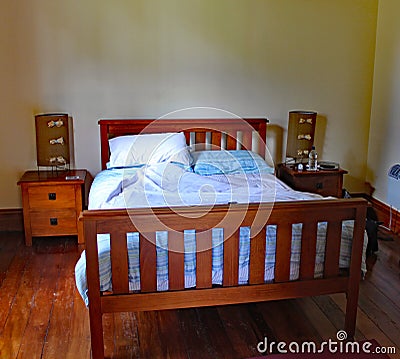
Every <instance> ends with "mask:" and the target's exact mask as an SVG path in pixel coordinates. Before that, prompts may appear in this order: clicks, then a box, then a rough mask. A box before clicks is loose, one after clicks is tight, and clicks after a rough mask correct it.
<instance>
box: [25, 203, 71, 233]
mask: <svg viewBox="0 0 400 359" xmlns="http://www.w3.org/2000/svg"><path fill="white" fill-rule="evenodd" d="M30 217H31V230H32V235H33V236H51V235H68V234H76V233H77V222H76V211H75V209H74V208H71V209H60V210H57V209H54V210H46V211H32V212H31V214H30Z"/></svg>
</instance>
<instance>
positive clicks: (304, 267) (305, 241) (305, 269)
mask: <svg viewBox="0 0 400 359" xmlns="http://www.w3.org/2000/svg"><path fill="white" fill-rule="evenodd" d="M317 226H318V223H317V222H316V221H312V222H309V223H308V222H306V223H304V224H303V228H302V235H301V255H300V279H312V278H314V270H315V255H316V251H317Z"/></svg>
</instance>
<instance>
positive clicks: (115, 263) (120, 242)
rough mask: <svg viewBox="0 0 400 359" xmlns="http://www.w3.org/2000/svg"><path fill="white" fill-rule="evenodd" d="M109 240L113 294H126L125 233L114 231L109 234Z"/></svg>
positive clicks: (126, 257) (126, 254) (127, 289)
mask: <svg viewBox="0 0 400 359" xmlns="http://www.w3.org/2000/svg"><path fill="white" fill-rule="evenodd" d="M110 238H111V240H110V242H111V271H112V273H113V275H112V288H113V292H114V293H117V294H121V293H127V292H128V291H129V283H128V249H127V245H126V233H125V232H121V231H117V230H115V231H113V232H111V233H110Z"/></svg>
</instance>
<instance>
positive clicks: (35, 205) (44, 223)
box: [18, 170, 92, 246]
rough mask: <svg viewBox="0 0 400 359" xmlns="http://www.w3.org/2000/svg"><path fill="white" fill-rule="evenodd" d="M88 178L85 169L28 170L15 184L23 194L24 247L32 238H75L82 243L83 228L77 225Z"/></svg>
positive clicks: (86, 190) (89, 177) (29, 244)
mask: <svg viewBox="0 0 400 359" xmlns="http://www.w3.org/2000/svg"><path fill="white" fill-rule="evenodd" d="M91 178H92V177H91V175H90V174H89V172H88V171H86V170H70V171H27V172H25V173H24V175H23V176H22V177H21V179H20V180H19V181H18V185H19V186H21V191H22V206H23V214H24V229H25V244H26V245H27V246H31V245H32V237H39V236H64V235H77V236H78V244H83V243H84V239H83V226H82V224H81V223H79V222H78V217H79V214H80V212H81V211H82V210H83V209H84V207H85V205H86V201H87V194H88V189H89V186H90V183H91Z"/></svg>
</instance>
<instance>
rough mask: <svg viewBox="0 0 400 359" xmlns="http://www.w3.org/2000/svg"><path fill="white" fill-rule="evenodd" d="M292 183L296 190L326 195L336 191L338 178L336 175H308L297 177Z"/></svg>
mask: <svg viewBox="0 0 400 359" xmlns="http://www.w3.org/2000/svg"><path fill="white" fill-rule="evenodd" d="M294 185H295V187H296V188H297V190H298V191H307V192H313V193H318V194H321V195H325V196H328V195H329V194H335V193H337V191H338V190H337V189H338V186H339V180H338V178H337V177H336V176H320V177H318V176H308V177H304V178H301V179H300V178H297V179H296V180H295V181H294Z"/></svg>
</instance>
